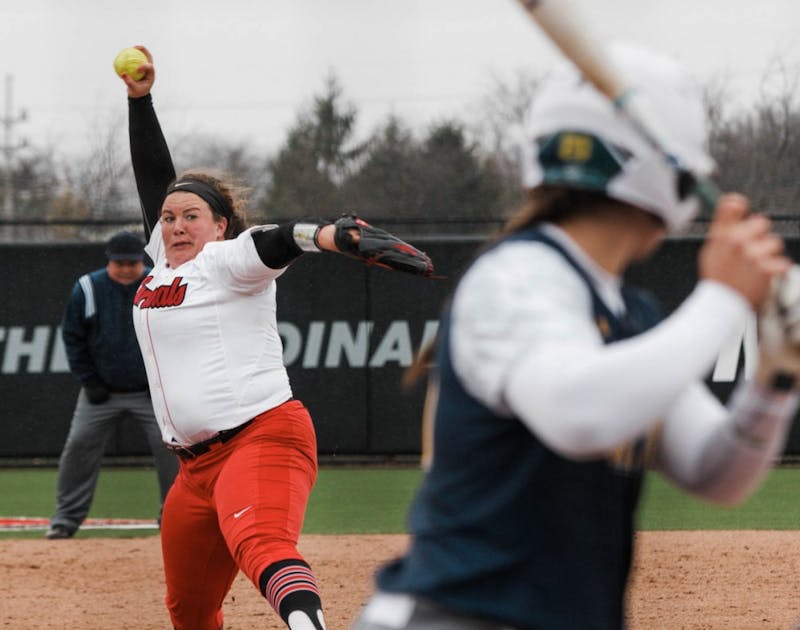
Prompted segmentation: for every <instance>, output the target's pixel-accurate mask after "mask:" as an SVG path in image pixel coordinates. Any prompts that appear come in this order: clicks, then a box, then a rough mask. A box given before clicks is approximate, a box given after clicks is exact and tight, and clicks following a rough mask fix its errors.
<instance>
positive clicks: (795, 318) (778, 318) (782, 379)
mask: <svg viewBox="0 0 800 630" xmlns="http://www.w3.org/2000/svg"><path fill="white" fill-rule="evenodd" d="M758 328H759V336H760V338H761V339H760V342H759V355H760V358H759V370H758V371H759V375H760V377H761V378H760V380H761V382H762V383H764V384H767V385H770V386H771V387H773V388H776V389H784V390H789V389H793V388H797V387H800V266H798V265H792V267H791V268H790V269H789V271H788V272H787V273H786V275H785V276H783V277H782V278H776V279H775V280H774V281H773V285H772V292H771V295H770V298H769V299H768V300H767V303H766V304H765V305H764V306H763V308H762V309H761V313H759V319H758Z"/></svg>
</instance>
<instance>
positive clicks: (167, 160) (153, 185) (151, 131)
mask: <svg viewBox="0 0 800 630" xmlns="http://www.w3.org/2000/svg"><path fill="white" fill-rule="evenodd" d="M128 135H129V138H130V148H131V164H132V165H133V174H134V177H135V178H136V189H137V190H138V191H139V201H140V203H141V206H142V217H143V220H144V231H145V234H146V236H147V238H148V239H149V238H150V233H151V232H152V231H153V228H154V227H155V225H156V223H158V217H159V214H160V213H161V204H162V203H163V202H164V193H165V192H166V191H167V186H169V184H170V183H171V182H172V181H173V180H174V179H175V167H174V166H173V164H172V156H171V155H170V153H169V147H168V146H167V141H166V140H165V139H164V134H163V133H162V131H161V125H160V124H159V122H158V118H157V117H156V112H155V109H153V99H152V96H151V95H150V94H147V95H145V96H142V97H140V98H130V97H129V98H128Z"/></svg>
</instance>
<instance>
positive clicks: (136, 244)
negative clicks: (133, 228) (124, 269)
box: [106, 232, 144, 260]
mask: <svg viewBox="0 0 800 630" xmlns="http://www.w3.org/2000/svg"><path fill="white" fill-rule="evenodd" d="M106 256H108V259H109V260H142V259H143V258H144V241H142V239H141V238H139V237H138V236H137V235H136V234H134V233H133V232H117V233H116V234H114V236H112V237H111V238H110V239H108V244H107V245H106Z"/></svg>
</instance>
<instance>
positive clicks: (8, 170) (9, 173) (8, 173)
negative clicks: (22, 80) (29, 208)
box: [0, 74, 28, 219]
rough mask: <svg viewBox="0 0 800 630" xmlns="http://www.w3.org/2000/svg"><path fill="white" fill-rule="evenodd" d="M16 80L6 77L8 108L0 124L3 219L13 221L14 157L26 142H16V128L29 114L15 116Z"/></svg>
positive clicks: (24, 112)
mask: <svg viewBox="0 0 800 630" xmlns="http://www.w3.org/2000/svg"><path fill="white" fill-rule="evenodd" d="M13 82H14V79H13V78H12V76H11V75H10V74H7V75H6V107H5V113H4V114H3V117H2V118H0V123H2V125H3V146H2V150H3V156H4V157H5V169H4V178H3V179H4V181H3V218H4V219H11V218H13V214H14V177H13V173H14V157H15V154H16V152H17V150H19V149H21V148H22V147H24V146H25V142H24V141H23V142H14V140H13V131H14V126H15V125H17V124H18V123H20V122H23V121H24V120H27V118H28V114H27V112H26V111H25V110H21V111H20V112H19V113H18V114H16V115H14V114H13V98H12V85H13Z"/></svg>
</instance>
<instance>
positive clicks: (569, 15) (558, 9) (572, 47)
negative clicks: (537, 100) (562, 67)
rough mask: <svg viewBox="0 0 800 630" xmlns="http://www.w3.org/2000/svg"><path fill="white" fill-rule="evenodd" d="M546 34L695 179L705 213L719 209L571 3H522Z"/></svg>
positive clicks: (708, 186) (707, 184) (706, 182)
mask: <svg viewBox="0 0 800 630" xmlns="http://www.w3.org/2000/svg"><path fill="white" fill-rule="evenodd" d="M518 1H519V3H520V4H521V5H522V6H523V8H524V9H525V10H526V11H527V13H528V14H529V15H530V16H531V18H533V20H534V21H535V22H536V23H537V24H538V25H539V27H540V28H541V30H542V31H544V33H545V35H547V37H548V38H549V39H550V41H551V42H553V44H555V45H556V47H557V48H559V50H561V52H562V53H563V54H564V56H565V57H566V58H567V59H569V60H570V61H571V62H572V63H573V64H574V65H575V67H576V68H577V69H578V70H579V71H580V73H581V74H582V75H583V76H584V78H585V79H586V80H587V81H589V82H590V83H591V84H592V85H594V87H595V88H597V90H598V91H599V92H600V93H601V94H602V95H604V96H605V97H606V98H608V99H609V100H610V101H611V102H612V103H613V104H614V106H615V107H616V108H617V109H618V110H619V111H621V112H622V113H623V114H624V115H625V116H626V117H627V118H628V120H629V121H630V122H631V124H633V126H634V127H635V128H636V130H637V131H638V132H639V133H640V134H641V135H642V137H643V138H644V139H645V140H646V141H647V142H649V143H650V144H651V145H652V146H653V147H654V148H655V149H656V150H657V151H659V152H660V153H661V154H662V155H664V158H665V159H666V160H667V161H668V162H669V163H670V164H671V165H673V166H674V167H675V168H677V169H679V171H680V172H682V173H686V174H687V175H689V176H691V177H692V180H693V184H694V190H695V193H696V194H697V197H698V198H699V199H700V203H701V206H702V208H703V211H704V212H705V213H707V214H710V213H711V212H712V211H713V210H714V208H715V207H716V203H717V199H718V198H719V196H720V191H719V189H718V188H717V186H716V185H715V184H714V182H712V181H711V180H710V179H709V178H707V177H703V176H700V175H698V174H696V173H689V172H688V171H687V170H686V169H685V168H683V167H682V165H681V164H680V161H679V160H677V158H676V157H675V155H676V154H675V153H674V152H672V151H670V141H669V139H668V138H667V137H665V136H664V133H663V132H662V129H663V125H661V124H660V123H659V120H658V117H657V116H656V115H655V112H653V110H652V108H651V107H648V103H647V101H646V99H643V98H636V97H635V96H634V89H632V88H633V86H630V85H628V83H627V82H626V81H625V79H624V77H623V76H622V75H621V74H620V73H619V72H618V71H617V70H616V68H615V67H614V65H613V64H612V63H611V61H610V59H608V57H607V56H606V54H605V49H604V47H603V45H602V44H601V43H600V42H599V41H597V39H596V37H595V36H594V33H593V32H592V30H591V29H590V28H589V27H588V26H586V25H585V24H583V23H582V21H581V19H580V17H579V16H578V15H577V13H576V12H575V11H574V10H572V9H571V8H570V7H569V6H568V5H569V3H568V2H567V0H557V1H556V0H518Z"/></svg>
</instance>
